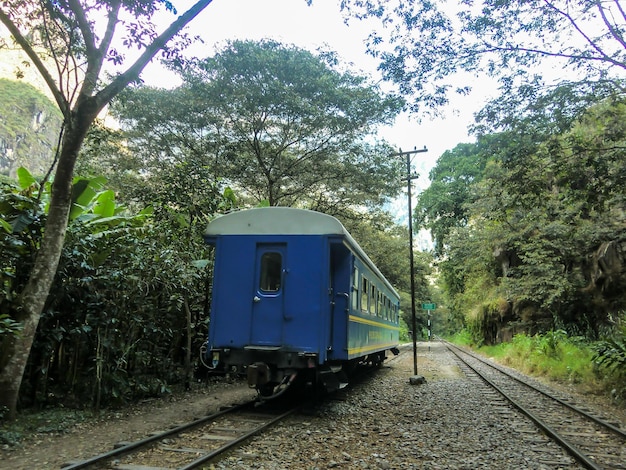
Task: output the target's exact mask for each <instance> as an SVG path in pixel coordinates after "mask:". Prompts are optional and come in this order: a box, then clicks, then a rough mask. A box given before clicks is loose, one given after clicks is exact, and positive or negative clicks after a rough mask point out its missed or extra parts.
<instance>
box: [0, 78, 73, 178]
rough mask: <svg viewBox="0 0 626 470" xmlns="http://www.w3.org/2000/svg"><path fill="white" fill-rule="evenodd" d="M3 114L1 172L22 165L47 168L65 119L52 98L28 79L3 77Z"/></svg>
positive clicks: (10, 172)
mask: <svg viewBox="0 0 626 470" xmlns="http://www.w3.org/2000/svg"><path fill="white" fill-rule="evenodd" d="M0 116H2V120H0V141H2V142H3V148H2V154H0V174H3V175H13V174H14V172H15V171H16V169H17V168H18V167H20V166H22V165H28V166H29V168H30V169H31V171H34V172H38V173H43V172H45V171H46V170H47V168H48V167H49V166H50V164H51V163H52V160H53V158H52V157H53V154H54V148H55V146H56V145H57V142H58V138H59V132H60V130H61V123H62V117H61V115H60V113H59V111H58V109H57V108H56V107H55V106H54V104H53V103H52V102H51V101H50V99H48V98H47V97H46V96H45V95H44V94H43V93H41V92H40V91H38V90H37V89H36V88H34V87H33V86H31V85H29V84H27V83H23V82H18V81H13V80H7V79H5V78H0ZM9 150H10V153H8V152H9Z"/></svg>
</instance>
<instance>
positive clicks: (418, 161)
mask: <svg viewBox="0 0 626 470" xmlns="http://www.w3.org/2000/svg"><path fill="white" fill-rule="evenodd" d="M173 3H174V5H175V6H176V8H177V9H178V11H179V13H182V11H184V10H185V9H186V8H184V7H186V6H187V5H189V4H191V1H190V0H175V1H174V2H173ZM338 3H339V2H338V0H314V1H313V5H312V6H311V7H308V6H307V5H306V3H305V0H214V1H213V2H212V3H211V4H210V5H209V6H208V7H207V8H206V9H205V10H204V11H203V12H202V13H201V14H200V15H199V16H198V17H197V18H196V19H195V20H193V21H192V23H191V24H190V26H189V28H188V29H189V32H190V33H191V34H194V35H195V34H197V35H199V36H200V37H201V38H202V39H203V41H204V44H202V45H201V44H196V45H194V46H192V47H191V48H190V49H188V50H187V51H186V54H188V55H190V56H198V57H207V56H209V55H211V54H213V52H214V51H215V50H216V48H219V45H220V44H223V43H224V42H225V41H226V40H229V39H235V38H236V39H252V40H258V39H263V38H272V39H276V40H279V41H281V42H284V43H289V44H295V45H296V46H298V47H302V48H304V49H309V50H313V51H314V50H316V49H317V48H318V47H324V48H326V49H330V50H333V51H335V52H337V53H338V54H339V57H340V58H341V59H343V61H344V62H345V63H349V64H351V67H350V68H351V70H353V71H356V72H357V73H364V74H367V75H371V76H373V77H376V76H377V73H376V66H377V61H376V60H375V59H373V58H372V57H370V56H368V55H367V54H366V52H365V39H366V37H367V35H368V34H369V32H370V28H369V27H368V25H367V24H366V23H362V22H359V21H357V20H351V21H350V23H349V25H346V24H345V23H344V21H343V18H342V15H341V13H340V10H339V5H338ZM168 20H169V21H171V16H170V17H169V18H167V19H166V21H168ZM142 79H143V80H144V81H145V83H146V84H148V85H153V86H167V84H168V83H170V84H171V83H172V80H173V77H172V76H168V75H167V73H166V72H164V71H163V70H162V68H160V67H159V66H158V65H157V64H151V65H150V66H148V67H147V68H146V69H145V71H144V73H143V74H142ZM481 96H484V94H481ZM483 101H484V98H482V97H481V98H478V97H476V98H472V96H470V97H464V98H462V99H455V102H454V108H455V109H457V110H462V111H459V112H457V113H453V112H452V110H450V112H448V113H447V114H448V115H447V116H446V117H445V118H444V119H437V120H435V121H429V120H428V119H424V120H423V122H422V123H421V124H418V123H417V121H416V120H415V119H414V118H416V117H417V116H413V117H412V116H408V115H404V116H401V117H399V118H398V119H397V120H396V123H395V124H394V125H393V126H391V127H389V128H385V129H383V130H381V135H382V137H384V138H385V139H386V140H387V141H389V143H390V144H391V145H393V146H394V147H396V148H397V149H402V150H405V151H406V150H412V149H413V148H415V147H417V148H418V149H420V148H423V147H424V146H426V147H427V148H428V152H427V153H420V154H418V155H417V156H415V157H414V160H413V161H414V166H415V169H416V171H417V172H418V173H419V174H420V178H419V180H416V182H415V187H416V189H418V188H423V187H425V186H426V185H427V182H428V171H429V170H430V169H431V168H432V166H433V165H434V164H435V161H436V160H437V158H438V157H439V156H440V155H441V154H442V153H443V152H444V151H445V150H448V149H451V148H453V147H455V146H456V145H457V144H458V143H461V142H471V141H473V140H474V139H473V138H470V137H468V135H467V125H468V124H469V123H470V122H471V120H472V115H473V112H475V111H477V110H478V109H480V107H481V106H482V103H483Z"/></svg>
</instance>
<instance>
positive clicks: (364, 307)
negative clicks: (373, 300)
mask: <svg viewBox="0 0 626 470" xmlns="http://www.w3.org/2000/svg"><path fill="white" fill-rule="evenodd" d="M361 279H362V281H361V296H360V297H361V312H364V313H367V312H369V285H370V281H369V279H367V278H366V277H365V276H361ZM364 301H365V302H364Z"/></svg>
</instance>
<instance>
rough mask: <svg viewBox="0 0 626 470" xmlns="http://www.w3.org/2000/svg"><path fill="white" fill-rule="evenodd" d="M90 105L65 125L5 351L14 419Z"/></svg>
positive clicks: (5, 402) (5, 390)
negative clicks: (16, 328)
mask: <svg viewBox="0 0 626 470" xmlns="http://www.w3.org/2000/svg"><path fill="white" fill-rule="evenodd" d="M92 105H93V103H92V102H91V101H90V100H85V101H83V102H82V106H81V105H77V110H76V111H75V112H74V113H72V116H71V120H70V125H69V126H66V129H67V131H66V134H65V136H64V138H63V144H62V147H61V153H60V156H59V162H58V166H57V171H56V175H55V178H54V182H53V183H52V191H51V196H50V208H49V210H48V217H47V219H46V226H45V231H44V235H43V239H42V241H41V247H40V248H39V251H38V252H37V258H36V260H35V265H34V267H33V271H32V272H31V275H30V278H29V279H28V282H27V284H26V286H25V288H24V291H23V292H22V294H21V297H20V303H19V307H18V311H17V315H16V317H15V319H16V320H17V321H19V322H22V324H23V325H24V329H23V330H22V332H21V334H20V335H19V336H18V337H15V338H13V339H12V340H11V341H10V342H9V344H8V345H7V350H5V351H4V352H5V353H6V355H7V357H8V361H7V363H6V365H5V366H4V368H3V369H2V370H0V410H2V409H6V410H7V411H8V413H7V416H6V417H7V418H8V419H15V418H16V416H17V402H18V395H19V391H20V386H21V384H22V377H23V375H24V370H25V368H26V364H27V362H28V356H29V354H30V349H31V346H32V344H33V340H34V339H35V334H36V332H37V325H38V324H39V319H40V317H41V312H42V311H43V308H44V305H45V303H46V299H47V298H48V293H49V292H50V287H51V286H52V282H53V281H54V276H55V274H56V270H57V266H58V264H59V259H60V258H61V252H62V249H63V242H64V240H65V232H66V230H67V224H68V218H69V213H70V209H71V196H72V179H73V173H74V164H75V163H76V157H77V156H78V151H79V149H80V147H81V145H82V142H83V139H84V138H85V135H86V134H87V130H88V129H89V126H90V125H91V123H92V122H93V120H94V119H95V117H96V115H97V111H95V110H94V109H92V108H94V106H92ZM94 111H95V112H94Z"/></svg>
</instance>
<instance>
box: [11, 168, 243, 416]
mask: <svg viewBox="0 0 626 470" xmlns="http://www.w3.org/2000/svg"><path fill="white" fill-rule="evenodd" d="M19 175H20V180H19V185H13V186H11V185H5V186H4V187H3V190H2V192H1V193H0V211H1V212H2V220H4V221H5V222H6V225H7V226H8V228H9V229H10V230H8V231H6V233H5V234H4V235H3V234H2V232H0V241H1V242H2V244H3V245H2V246H3V249H2V251H1V256H2V259H3V267H4V269H3V271H2V275H3V277H2V281H3V282H2V294H3V295H2V298H1V299H0V300H1V302H0V303H1V305H2V311H3V312H4V311H9V312H11V311H13V309H14V308H15V307H14V305H15V298H16V295H17V294H16V293H17V292H19V290H20V286H21V285H23V283H24V282H25V279H26V276H27V273H28V269H27V268H28V266H29V263H32V259H33V257H34V255H35V252H36V249H37V246H38V242H39V240H40V237H41V230H42V223H41V220H43V218H45V209H46V201H47V200H48V199H49V190H50V185H49V184H47V185H45V186H44V187H43V188H39V186H38V184H37V182H36V180H35V179H34V178H32V176H30V174H29V172H27V171H26V170H20V171H19ZM104 185H105V180H104V179H103V178H100V177H95V178H80V177H77V178H75V179H74V190H73V193H72V194H73V200H74V201H75V202H74V205H73V210H72V213H71V223H70V225H69V227H68V233H67V237H66V244H65V246H64V249H63V254H62V257H61V260H60V263H59V267H58V271H57V275H56V277H55V281H54V285H53V289H52V291H51V294H50V296H49V297H48V301H47V303H46V307H45V309H44V313H43V315H42V318H41V321H40V325H39V333H38V334H37V336H36V337H35V340H34V344H33V348H32V353H31V357H30V361H29V364H28V367H27V370H26V374H25V380H24V382H23V386H22V397H23V398H22V402H23V405H24V406H28V405H30V404H39V405H41V404H44V403H57V402H58V401H61V400H62V403H63V404H65V405H67V406H79V404H82V405H80V406H84V404H92V405H93V406H94V407H96V408H98V407H100V406H103V405H107V404H115V403H120V402H123V401H127V400H133V399H137V398H141V397H146V396H157V395H162V394H164V393H168V391H169V389H170V384H173V383H176V382H180V381H182V380H184V379H185V377H186V376H185V370H184V369H183V367H182V364H183V362H184V356H185V354H184V346H183V345H184V344H185V343H184V342H183V335H182V334H180V333H178V332H183V331H186V328H187V325H186V315H185V313H184V312H185V308H186V307H185V304H187V305H188V307H189V309H190V310H191V312H192V317H193V318H192V322H193V325H192V334H193V335H194V338H193V343H192V344H193V347H194V348H195V349H194V350H198V349H199V346H200V344H201V343H202V342H203V341H204V338H205V336H206V324H205V323H206V322H205V319H206V314H207V312H205V311H204V307H203V306H204V305H205V304H206V299H205V296H206V292H205V285H206V279H207V275H208V272H209V270H210V268H211V265H210V264H209V263H208V262H206V260H205V261H204V262H199V261H198V260H200V259H202V258H206V257H207V256H206V255H207V253H206V247H205V245H204V244H203V243H202V237H201V230H202V229H203V228H204V223H200V224H199V225H198V224H195V225H194V226H193V227H190V226H189V224H187V223H185V224H178V225H177V224H169V225H158V226H157V225H153V224H152V220H153V219H152V217H151V216H150V214H151V213H152V210H151V207H148V208H146V209H145V210H142V211H137V212H135V213H131V212H129V211H128V210H127V209H125V208H124V206H121V205H119V204H118V203H117V202H116V200H115V194H114V192H113V191H112V190H109V189H106V188H105V186H104ZM39 190H42V193H41V200H39V201H38V200H36V199H34V198H33V195H34V194H39ZM226 196H227V197H230V198H233V197H234V195H233V194H232V191H230V192H229V191H227V192H226ZM3 226H4V225H3ZM1 325H3V326H6V325H8V326H10V327H11V329H12V330H16V328H18V327H19V325H16V324H15V322H14V321H12V319H11V317H10V316H9V317H8V318H6V319H5V318H4V316H3V318H2V323H1ZM194 356H195V354H194Z"/></svg>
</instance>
